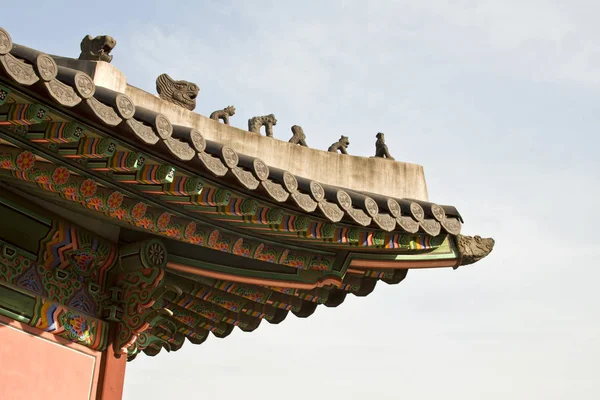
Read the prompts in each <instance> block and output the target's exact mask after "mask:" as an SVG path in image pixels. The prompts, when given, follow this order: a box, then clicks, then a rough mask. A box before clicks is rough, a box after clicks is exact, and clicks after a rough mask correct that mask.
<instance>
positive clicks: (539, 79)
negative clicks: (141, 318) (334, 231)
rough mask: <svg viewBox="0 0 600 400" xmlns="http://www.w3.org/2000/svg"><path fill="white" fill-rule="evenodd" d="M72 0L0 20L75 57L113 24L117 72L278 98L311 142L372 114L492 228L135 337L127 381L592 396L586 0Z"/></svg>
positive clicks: (594, 217) (597, 310) (599, 345)
mask: <svg viewBox="0 0 600 400" xmlns="http://www.w3.org/2000/svg"><path fill="white" fill-rule="evenodd" d="M73 4H76V5H73ZM84 4H85V3H84V2H77V3H72V2H71V3H69V2H64V1H53V2H52V4H51V5H50V4H49V3H44V5H41V4H38V5H37V6H33V5H31V4H29V3H27V5H25V3H23V4H21V3H19V2H10V3H8V4H5V5H2V7H1V9H2V18H0V19H1V22H0V25H2V26H3V27H4V28H5V29H7V30H8V31H9V32H10V34H11V35H12V37H13V40H14V41H15V42H17V43H22V44H25V45H28V46H30V47H34V48H37V49H41V50H44V51H46V52H49V53H53V54H59V55H63V56H72V57H77V56H78V54H79V42H80V41H81V39H82V37H83V36H84V35H86V34H92V35H94V36H95V35H99V34H110V35H112V36H114V37H115V38H116V39H117V42H118V44H117V47H116V48H115V50H114V51H113V54H114V60H113V64H114V65H115V66H116V67H118V68H119V69H121V70H122V71H123V72H124V73H125V74H126V76H127V78H128V82H129V83H130V84H131V85H134V86H137V87H140V88H142V89H145V90H147V91H150V92H154V81H155V79H156V77H157V76H158V75H159V74H161V73H163V72H167V73H169V74H170V75H171V76H172V77H174V78H176V79H186V80H190V81H194V82H196V83H198V85H199V86H200V88H201V92H200V96H199V99H198V106H197V108H196V111H197V112H199V113H201V114H204V115H208V114H209V113H210V112H212V111H214V110H215V109H219V108H223V107H224V106H227V105H229V104H234V105H235V106H236V108H237V114H236V115H235V116H234V118H233V119H232V124H233V125H236V126H238V127H242V128H243V127H245V126H246V121H247V119H248V118H249V117H251V116H254V115H262V114H266V113H274V114H275V115H276V116H277V119H278V121H279V122H278V124H277V126H276V128H275V136H276V137H278V138H280V139H283V140H287V139H288V138H289V136H290V131H289V127H290V126H291V125H294V124H298V125H301V126H302V127H303V128H304V131H305V133H306V134H307V140H308V143H309V145H310V146H311V147H316V148H321V149H326V148H327V147H328V146H329V145H330V144H331V143H333V142H335V141H336V140H337V139H338V138H339V136H340V134H344V135H347V136H349V137H350V139H351V142H352V144H351V146H350V148H349V151H350V152H351V153H352V154H355V155H362V156H371V155H373V153H374V143H375V137H374V136H375V134H376V133H377V132H379V131H381V132H385V133H386V139H387V143H388V146H389V148H390V151H391V152H392V154H393V155H394V156H395V157H396V159H398V160H402V161H408V162H413V163H418V164H422V165H424V167H425V173H426V177H427V183H428V188H429V195H430V199H431V200H432V201H435V202H438V203H444V204H453V205H456V206H457V207H458V209H459V210H460V211H461V213H462V214H463V216H464V217H465V222H466V223H465V226H464V232H465V233H466V234H480V235H482V236H492V237H494V238H495V239H496V248H495V249H494V251H493V253H492V254H491V256H490V257H489V258H487V259H485V260H484V261H482V262H480V263H478V264H476V265H474V266H470V267H464V268H461V269H458V270H456V271H453V270H429V271H410V272H409V274H408V277H407V279H406V280H405V281H404V282H403V283H401V284H400V285H397V286H387V285H384V284H382V285H381V286H378V287H377V288H376V290H375V292H374V293H373V294H372V295H370V296H369V297H367V298H360V299H359V298H354V297H349V298H348V299H347V300H346V302H345V303H344V304H343V305H342V306H340V307H339V308H336V309H327V308H324V307H322V308H321V307H320V308H319V309H318V310H317V312H316V313H315V314H314V315H313V316H312V317H311V318H309V319H297V318H295V317H293V316H290V317H289V318H288V319H287V320H286V321H285V322H284V323H282V324H281V325H269V324H262V325H261V327H260V328H259V329H258V330H257V331H255V332H254V333H252V334H247V333H243V332H241V331H239V330H235V331H234V333H233V334H232V335H231V336H229V337H228V338H227V339H224V340H219V339H216V338H210V339H209V340H208V341H207V342H206V343H205V344H203V345H201V346H194V345H191V344H189V343H186V344H185V345H184V347H183V348H182V349H181V350H180V351H179V352H176V353H171V354H167V353H165V352H163V353H161V354H160V355H159V356H157V357H154V358H150V357H146V356H144V355H141V356H139V357H138V358H137V359H136V360H135V361H134V362H133V363H130V364H128V367H127V368H128V369H127V376H126V384H125V396H124V397H125V399H132V400H135V399H159V398H184V397H186V398H188V397H190V396H193V397H194V398H224V399H229V398H237V397H242V396H243V397H244V398H245V399H261V400H270V399H281V398H285V399H288V400H296V399H306V398H312V399H329V398H345V399H363V398H365V396H366V398H369V399H399V398H404V399H438V398H442V397H443V398H445V399H461V400H470V399H482V398H484V399H490V400H495V399H503V400H504V399H598V398H600V361H599V360H600V294H599V289H598V282H599V280H600V262H599V261H598V243H597V241H596V239H594V238H593V235H594V234H593V230H594V229H595V227H596V225H597V224H598V223H599V222H600V218H599V217H598V214H599V213H598V206H599V201H598V199H599V197H600V160H599V157H598V148H599V145H600V140H599V139H598V135H599V133H600V26H599V25H598V23H597V20H598V15H599V14H600V3H598V2H597V1H592V0H590V1H576V0H571V1H569V2H566V1H551V0H545V1H542V0H539V1H537V0H521V1H515V0H494V1H492V0H490V1H484V0H482V1H468V0H463V1H453V2H450V1H435V0H421V1H419V0H412V1H401V0H398V1H379V0H378V1H371V2H369V4H368V5H367V2H365V1H341V0H340V1H335V0H327V1H308V0H304V1H295V2H291V1H282V0H279V1H258V0H254V1H252V2H250V1H246V2H242V1H236V2H231V1H225V0H222V1H208V0H203V1H188V2H184V1H172V2H166V1H160V2H152V1H137V2H125V1H119V2H113V1H102V2H87V4H88V5H87V6H86V5H84ZM19 15H21V16H22V17H17V16H19Z"/></svg>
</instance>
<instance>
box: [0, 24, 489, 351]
mask: <svg viewBox="0 0 600 400" xmlns="http://www.w3.org/2000/svg"><path fill="white" fill-rule="evenodd" d="M82 49H83V47H82ZM103 60H104V61H75V60H72V59H65V58H61V57H54V56H50V55H48V54H45V53H43V52H40V51H37V50H33V49H30V48H27V47H24V46H21V45H17V44H14V43H13V42H12V39H11V38H10V36H9V34H8V33H7V32H6V31H4V30H2V29H1V28H0V181H1V182H3V184H4V185H6V187H10V188H13V189H15V190H17V191H19V192H20V193H24V194H27V195H34V196H36V197H39V198H42V199H45V200H46V201H50V202H52V203H55V204H58V205H61V206H64V207H66V208H68V209H69V210H73V211H76V212H77V213H81V214H86V215H90V216H93V217H94V218H97V219H100V220H102V221H106V222H109V223H110V224H114V225H118V226H120V227H121V236H120V242H121V243H124V245H122V246H121V248H119V249H116V250H115V252H116V254H118V255H117V256H116V259H118V262H117V265H118V267H114V268H112V269H113V276H115V277H118V279H117V280H116V281H115V283H114V285H113V287H117V288H120V289H119V290H120V295H118V296H121V297H118V296H117V300H118V301H117V300H115V301H117V303H119V304H120V305H119V306H118V307H117V308H119V309H120V311H119V312H118V314H119V316H118V317H117V316H116V314H114V313H113V314H111V315H112V316H107V315H108V314H106V313H107V312H108V311H107V310H108V309H109V308H110V307H104V309H103V307H97V309H98V312H97V313H95V314H94V315H91V317H94V318H98V319H99V320H102V319H107V318H108V320H117V321H119V322H120V323H121V324H122V331H121V332H125V333H123V335H122V336H123V338H122V340H121V341H120V342H119V346H117V352H122V353H125V352H126V353H128V355H129V357H130V358H133V357H135V356H136V354H137V353H138V352H139V351H141V350H143V351H144V352H145V353H146V354H150V355H154V354H156V353H158V352H159V351H160V349H161V348H167V349H168V350H176V349H178V348H180V347H181V345H182V344H183V341H184V338H186V337H187V338H188V340H189V341H190V342H192V343H202V342H203V341H204V340H205V339H206V338H207V337H208V332H212V333H213V334H214V335H215V336H217V337H224V336H227V335H228V334H229V333H230V332H231V331H232V329H233V328H234V326H238V327H239V328H240V329H242V330H244V331H252V330H254V329H256V328H257V327H258V326H259V324H260V322H261V321H262V320H263V319H266V320H267V321H269V322H271V323H279V322H281V321H282V320H283V319H284V318H285V316H286V315H287V313H288V312H289V311H292V312H293V313H294V314H295V315H297V316H299V317H307V316H309V315H311V314H312V313H313V312H314V311H315V309H316V307H317V305H319V304H325V305H326V306H330V307H331V306H333V307H335V306H337V305H339V304H341V303H342V302H343V300H344V298H345V297H346V295H347V294H348V293H352V294H354V295H357V296H365V295H367V294H369V293H370V292H371V291H372V290H373V289H374V288H375V285H376V284H377V282H379V281H384V282H385V283H388V284H396V283H399V282H400V281H402V280H403V279H404V278H405V276H406V274H407V271H408V269H411V268H432V267H453V268H456V267H458V266H460V265H464V264H470V263H473V262H475V261H477V260H479V259H481V258H483V257H485V256H486V255H487V254H488V253H489V252H490V251H491V249H492V247H493V240H491V239H481V238H479V237H475V238H471V237H467V236H462V235H460V232H461V229H462V222H463V220H462V217H461V215H460V214H459V212H458V211H457V209H456V208H455V207H453V206H448V205H438V204H436V203H432V202H430V201H428V200H427V198H426V189H424V188H423V189H415V190H414V191H413V192H411V191H410V188H409V186H410V185H408V183H407V184H405V185H404V188H403V189H402V190H405V192H407V193H409V194H413V195H414V197H417V198H412V197H411V198H406V197H403V196H400V195H395V193H400V192H401V190H396V191H395V192H394V191H392V192H390V190H388V189H387V188H386V189H384V187H387V186H390V185H386V184H385V182H384V184H381V185H379V186H377V185H376V184H373V183H372V182H367V181H366V180H365V181H364V182H362V183H361V182H360V179H357V180H355V181H352V182H348V181H347V180H346V178H345V177H342V176H341V174H342V173H343V172H340V168H336V166H343V165H346V166H348V165H350V164H352V163H354V164H352V165H354V166H359V165H360V166H361V168H362V170H372V169H373V167H374V166H375V167H377V168H382V169H383V170H384V173H383V175H385V177H384V178H379V179H392V180H393V179H394V176H398V177H403V178H406V179H407V182H408V180H410V179H412V178H410V174H411V173H412V174H413V175H415V174H416V175H418V172H419V171H421V169H420V167H419V166H411V165H409V164H405V163H399V162H396V161H391V160H385V159H383V158H377V159H375V158H363V157H354V156H348V155H341V154H335V153H328V152H321V151H319V150H315V149H307V148H305V147H300V146H295V145H292V144H290V143H286V142H281V141H278V140H277V139H275V138H268V137H264V136H260V135H257V134H256V133H250V132H247V131H242V130H239V129H235V128H233V127H230V126H228V125H225V124H221V123H219V122H218V121H213V120H211V119H208V118H205V117H203V116H200V115H199V114H195V113H192V112H191V111H188V110H185V109H183V108H182V109H179V108H178V107H177V106H176V105H173V104H171V103H168V102H166V101H165V100H162V99H160V98H158V97H157V96H154V95H151V94H149V93H146V92H142V91H140V90H139V89H136V88H134V87H132V86H128V85H126V84H124V83H123V82H120V83H119V84H117V85H112V84H107V83H106V82H104V83H103V82H102V81H103V79H104V78H105V77H104V78H103V77H102V76H101V73H100V72H99V71H100V69H102V68H105V69H106V66H105V64H106V61H110V59H109V58H106V56H104V58H103ZM74 67H76V68H78V69H75V68H74ZM91 75H93V76H91ZM163 79H165V78H163ZM105 81H106V80H105ZM117 89H120V90H117ZM196 93H197V91H196ZM186 121H192V123H186ZM255 142H256V143H258V144H257V145H256V146H253V147H252V146H251V144H252V143H255ZM262 144H265V146H270V147H271V148H275V149H276V150H277V151H281V152H282V153H285V154H292V156H290V157H292V158H293V157H296V155H295V154H296V153H299V154H300V153H301V157H304V156H305V155H306V156H310V157H316V158H317V159H319V160H321V162H322V163H325V164H326V165H327V166H329V168H328V169H329V171H330V173H331V174H332V175H333V176H325V175H323V174H322V173H321V172H320V171H316V170H315V171H311V170H310V169H304V170H303V171H304V172H305V174H301V173H300V172H301V171H300V167H295V170H287V169H285V168H284V167H283V165H284V164H285V163H284V161H280V160H279V159H276V158H275V157H274V156H273V154H272V153H269V154H266V153H265V152H262V150H261V148H262ZM236 148H237V149H238V150H236ZM253 148H254V149H255V150H252V149H253ZM239 149H242V151H239ZM244 150H247V152H244ZM259 156H260V157H259ZM299 157H300V156H298V158H299ZM263 158H264V159H268V162H267V161H263ZM348 163H350V164H348ZM291 164H293V163H290V165H291ZM406 171H409V173H407V172H406ZM410 171H413V172H414V171H417V172H416V173H413V172H410ZM336 174H337V175H340V176H337V175H336ZM394 174H396V175H394ZM417 180H418V179H417ZM373 181H376V179H373ZM344 182H346V183H347V185H348V187H342V186H341V184H342V183H344ZM396 185H400V186H402V184H398V183H397V182H394V183H393V185H392V186H394V187H396ZM417 186H418V185H417ZM423 187H424V180H423ZM140 243H142V244H140ZM131 249H133V250H131ZM132 254H133V255H135V257H133V259H134V260H135V262H133V263H132V262H131V260H132V257H131V255H132ZM140 280H143V281H144V282H146V285H147V287H148V289H147V290H148V291H149V293H147V295H149V296H150V295H151V297H152V298H153V301H152V302H151V303H152V304H149V303H148V302H146V303H144V302H142V303H143V304H142V303H140V304H142V305H140V304H136V306H135V307H134V308H132V309H130V310H128V308H127V306H124V305H123V303H124V302H126V298H129V297H132V296H133V297H136V296H138V295H139V293H137V292H136V293H137V294H136V295H135V296H134V294H132V293H134V292H135V290H137V289H134V288H133V283H132V282H134V281H135V282H138V281H140ZM107 285H108V286H105V287H104V288H103V290H104V291H105V292H108V291H109V289H110V288H109V286H110V285H109V284H108V283H107ZM150 292H151V293H150ZM127 296H129V297H127ZM65 301H66V299H65ZM112 306H114V304H112ZM113 311H114V307H113ZM121 314H123V315H121ZM110 318H112V319H110ZM137 319H139V320H143V321H146V322H147V323H144V324H138V323H137V322H135V321H136V320H137Z"/></svg>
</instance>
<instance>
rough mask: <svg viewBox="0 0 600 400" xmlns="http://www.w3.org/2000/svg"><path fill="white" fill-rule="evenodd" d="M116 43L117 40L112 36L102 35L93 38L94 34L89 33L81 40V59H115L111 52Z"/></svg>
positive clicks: (107, 60)
mask: <svg viewBox="0 0 600 400" xmlns="http://www.w3.org/2000/svg"><path fill="white" fill-rule="evenodd" d="M116 45H117V41H116V40H115V39H114V38H113V37H112V36H108V35H102V36H96V37H95V38H92V36H90V35H87V36H86V37H84V38H83V40H82V41H81V45H80V48H81V54H80V55H79V59H80V60H91V61H106V62H108V63H109V62H111V61H112V59H113V56H112V55H110V52H111V50H112V49H114V48H115V46H116Z"/></svg>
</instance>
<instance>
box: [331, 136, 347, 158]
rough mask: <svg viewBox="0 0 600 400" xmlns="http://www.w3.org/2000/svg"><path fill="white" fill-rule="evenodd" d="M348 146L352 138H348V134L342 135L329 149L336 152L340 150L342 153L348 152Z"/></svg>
mask: <svg viewBox="0 0 600 400" xmlns="http://www.w3.org/2000/svg"><path fill="white" fill-rule="evenodd" d="M348 146H350V140H349V139H348V136H344V135H342V136H341V137H340V140H338V141H337V142H335V143H334V144H332V145H331V146H329V148H328V149H327V151H329V152H331V153H336V152H337V151H338V150H339V152H340V153H342V154H348V151H347V149H348Z"/></svg>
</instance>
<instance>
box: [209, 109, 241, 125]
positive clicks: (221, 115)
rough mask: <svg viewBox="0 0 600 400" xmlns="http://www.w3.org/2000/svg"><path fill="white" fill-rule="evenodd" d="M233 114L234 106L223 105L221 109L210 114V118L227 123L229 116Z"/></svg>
mask: <svg viewBox="0 0 600 400" xmlns="http://www.w3.org/2000/svg"><path fill="white" fill-rule="evenodd" d="M234 115H235V107H234V106H229V107H225V108H224V109H222V110H217V111H215V112H213V113H212V114H210V119H214V120H215V121H219V120H221V121H223V123H224V124H225V125H229V117H233V116H234Z"/></svg>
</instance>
